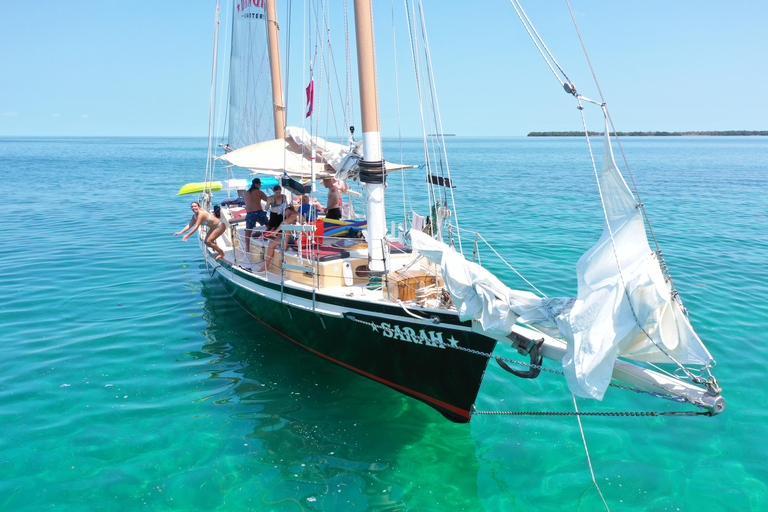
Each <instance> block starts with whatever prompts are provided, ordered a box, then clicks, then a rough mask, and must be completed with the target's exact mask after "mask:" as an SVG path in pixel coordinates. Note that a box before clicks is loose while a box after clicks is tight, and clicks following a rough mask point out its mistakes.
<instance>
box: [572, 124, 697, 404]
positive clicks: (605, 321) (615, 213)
mask: <svg viewBox="0 0 768 512" xmlns="http://www.w3.org/2000/svg"><path fill="white" fill-rule="evenodd" d="M605 133H606V137H605V144H604V149H603V163H602V171H601V176H600V177H599V182H600V191H601V196H602V198H603V205H604V210H605V218H606V226H605V229H604V230H603V234H602V236H601V237H600V240H599V241H598V242H597V244H595V246H594V247H592V248H591V249H590V250H589V251H587V252H586V253H585V254H584V255H583V256H582V257H581V258H580V259H579V262H578V264H577V276H578V287H579V288H578V296H577V300H576V302H575V304H574V305H573V307H572V308H570V309H569V310H568V311H566V312H564V313H563V314H562V315H560V316H559V317H558V318H557V322H558V326H559V327H560V331H561V333H562V334H563V336H564V337H565V338H566V339H567V341H568V351H567V353H566V355H565V357H564V358H563V368H564V371H565V375H566V379H567V381H568V386H569V388H570V390H571V391H572V392H573V393H574V394H576V395H578V396H582V397H592V398H597V399H602V397H603V394H604V393H605V390H606V389H607V387H608V385H609V383H610V380H611V374H612V373H613V366H614V362H615V360H616V357H617V356H621V357H625V358H628V359H634V360H638V361H647V362H654V363H673V362H675V361H676V362H678V363H680V364H707V363H709V362H710V361H711V356H710V355H709V352H707V349H706V348H705V347H704V345H703V344H702V342H701V340H700V339H699V338H698V336H696V333H695V332H694V331H693V329H692V328H691V325H690V323H688V320H687V318H686V317H685V314H684V313H683V311H682V309H681V306H680V304H679V302H678V300H677V299H676V298H674V297H673V296H672V290H671V286H670V285H669V283H668V282H666V281H665V279H664V276H663V274H662V272H661V268H660V265H659V262H658V259H657V257H656V254H655V253H654V252H653V251H651V248H650V246H649V245H648V238H647V236H646V232H645V225H644V223H643V218H642V215H641V211H640V209H639V208H638V204H637V201H635V198H634V196H633V195H632V193H631V192H630V190H629V187H628V186H627V184H626V182H625V181H624V178H622V176H621V174H620V173H619V170H618V168H617V167H616V163H615V161H614V158H613V151H612V149H611V143H610V138H609V137H608V135H607V134H608V127H607V126H606V130H605Z"/></svg>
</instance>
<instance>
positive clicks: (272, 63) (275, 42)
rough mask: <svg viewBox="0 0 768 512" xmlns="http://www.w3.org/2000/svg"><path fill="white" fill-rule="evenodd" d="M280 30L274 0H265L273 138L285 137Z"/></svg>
mask: <svg viewBox="0 0 768 512" xmlns="http://www.w3.org/2000/svg"><path fill="white" fill-rule="evenodd" d="M278 30H280V27H279V25H278V24H277V9H276V8H275V0H267V36H268V42H269V70H270V75H271V76H272V107H273V110H274V117H275V138H276V139H284V138H285V103H284V102H283V74H282V71H281V69H280V35H279V33H278Z"/></svg>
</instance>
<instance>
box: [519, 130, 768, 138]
mask: <svg viewBox="0 0 768 512" xmlns="http://www.w3.org/2000/svg"><path fill="white" fill-rule="evenodd" d="M616 134H617V135H618V136H620V137H674V136H683V135H702V136H704V135H709V136H717V135H720V136H722V135H726V136H727V135H768V130H762V131H754V130H725V131H712V132H617V133H616ZM602 135H603V132H589V136H590V137H602ZM583 136H584V132H530V133H529V134H528V137H583Z"/></svg>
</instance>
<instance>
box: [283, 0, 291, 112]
mask: <svg viewBox="0 0 768 512" xmlns="http://www.w3.org/2000/svg"><path fill="white" fill-rule="evenodd" d="M286 9H287V10H288V13H287V14H286V18H287V20H286V21H287V22H288V23H287V25H288V27H287V29H286V31H287V33H286V34H285V39H286V41H285V47H286V48H285V91H284V92H283V103H285V105H284V108H283V113H284V115H283V119H285V123H286V124H288V103H290V102H289V101H287V97H288V93H289V91H290V90H291V89H290V80H291V39H292V38H291V28H292V27H293V0H288V1H287V2H286Z"/></svg>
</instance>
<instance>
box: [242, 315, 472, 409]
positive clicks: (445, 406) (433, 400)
mask: <svg viewBox="0 0 768 512" xmlns="http://www.w3.org/2000/svg"><path fill="white" fill-rule="evenodd" d="M243 309H244V310H245V312H246V313H248V314H249V315H251V316H252V317H253V318H255V319H256V320H258V321H259V322H260V323H262V324H263V325H265V326H266V327H268V328H270V329H272V330H273V331H274V332H276V333H277V334H279V335H280V336H282V337H284V338H285V339H287V340H290V341H292V342H293V343H295V344H296V345H298V346H300V347H302V348H304V349H306V350H309V351H310V352H312V353H314V354H317V355H319V356H321V357H324V358H325V359H327V360H329V361H333V362H334V363H336V364H338V365H341V366H343V367H344V368H348V369H350V370H352V371H353V372H355V373H359V374H360V375H364V376H366V377H368V378H369V379H373V380H375V381H377V382H381V383H382V384H386V385H387V386H389V387H392V388H395V389H399V390H400V391H402V392H404V393H406V394H408V395H411V396H413V397H416V398H418V399H420V400H424V401H425V402H429V403H431V404H435V405H436V406H438V407H440V408H442V409H445V410H447V411H451V412H452V413H454V414H456V415H458V416H461V417H463V418H467V420H469V419H471V415H470V414H469V411H467V410H464V409H460V408H459V407H456V406H454V405H451V404H448V403H445V402H443V401H441V400H437V399H436V398H432V397H431V396H427V395H425V394H423V393H419V392H418V391H413V390H411V389H409V388H406V387H405V386H401V385H399V384H395V383H394V382H390V381H388V380H386V379H382V378H381V377H377V376H376V375H373V374H371V373H368V372H365V371H363V370H360V369H359V368H355V367H354V366H351V365H349V364H347V363H344V362H342V361H338V360H336V359H334V358H332V357H329V356H327V355H325V354H323V353H322V352H318V351H317V350H315V349H313V348H310V347H308V346H306V345H304V344H303V343H301V342H299V341H296V340H294V339H293V338H291V337H290V336H288V335H286V334H284V333H282V332H280V331H278V330H277V329H275V328H274V327H272V326H271V325H269V324H268V323H266V322H265V321H264V320H262V319H261V318H259V317H257V316H256V315H254V314H253V313H251V312H250V311H248V309H247V308H243Z"/></svg>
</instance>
